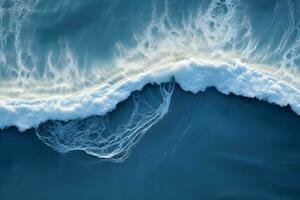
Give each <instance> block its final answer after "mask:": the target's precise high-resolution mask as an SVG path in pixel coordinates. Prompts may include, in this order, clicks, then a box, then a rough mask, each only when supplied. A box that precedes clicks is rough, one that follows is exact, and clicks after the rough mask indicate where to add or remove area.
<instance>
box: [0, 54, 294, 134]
mask: <svg viewBox="0 0 300 200" xmlns="http://www.w3.org/2000/svg"><path fill="white" fill-rule="evenodd" d="M172 77H174V78H175V81H176V82H177V83H178V84H179V85H180V87H181V88H182V89H183V90H185V91H190V92H192V93H197V92H199V91H205V89H206V88H208V87H215V88H216V89H217V90H219V91H220V92H221V93H223V94H229V93H233V94H235V95H240V96H244V97H251V98H257V99H259V100H265V101H267V102H269V103H274V104H277V105H280V106H287V105H290V106H291V108H292V110H293V111H294V112H295V113H297V114H298V115H300V91H299V89H298V88H296V87H294V86H293V85H291V84H289V83H286V82H284V81H283V80H280V79H279V78H277V77H276V76H273V75H272V73H267V72H263V71H261V70H259V69H256V68H253V67H249V66H248V65H246V64H244V63H240V62H233V63H230V64H228V63H224V62H219V63H215V62H214V63H213V62H207V61H203V60H193V59H190V60H185V61H181V62H178V63H176V64H170V65H169V66H164V67H163V68H161V67H156V68H155V69H154V70H152V71H145V72H143V73H142V74H140V73H139V74H136V75H134V76H131V77H129V78H128V79H123V80H121V81H119V82H116V83H115V84H112V85H108V86H107V87H109V91H108V92H105V93H104V92H103V91H101V90H95V91H92V92H89V93H85V94H82V95H79V96H72V97H64V98H63V97H53V98H51V99H39V100H38V99H31V100H28V99H27V100H26V99H1V100H0V116H1V120H0V127H1V128H5V127H9V126H16V127H18V129H19V130H20V131H24V130H26V129H28V128H31V127H37V126H38V125H39V124H40V123H42V122H45V121H47V120H49V119H52V120H70V119H78V118H85V117H88V116H91V115H105V114H106V113H108V112H110V111H112V110H113V109H115V107H116V105H117V104H118V103H119V102H121V101H124V100H125V99H126V98H128V97H129V95H130V94H131V93H132V92H133V91H137V90H141V89H142V88H143V87H144V86H145V85H146V84H149V83H152V84H161V83H164V82H168V81H169V80H170V79H171V78H172Z"/></svg>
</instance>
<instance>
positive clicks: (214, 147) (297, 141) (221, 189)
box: [0, 86, 300, 200]
mask: <svg viewBox="0 0 300 200" xmlns="http://www.w3.org/2000/svg"><path fill="white" fill-rule="evenodd" d="M154 89H155V88H154V87H153V86H148V87H147V88H146V89H144V90H143V92H142V95H146V94H147V92H149V90H154ZM173 95H174V100H173V101H172V103H171V106H170V111H169V112H168V114H167V115H166V116H165V117H164V118H163V119H162V120H161V121H159V122H158V123H157V124H156V125H155V126H154V127H152V128H151V129H150V130H149V131H148V132H147V134H146V135H145V136H144V137H143V138H142V139H141V141H140V142H139V143H138V144H137V145H136V147H135V148H134V149H133V150H132V152H131V155H130V157H129V158H128V159H127V160H126V161H124V162H122V163H111V162H104V161H101V160H99V159H97V158H95V157H92V156H88V155H86V154H84V153H81V152H72V153H67V154H60V153H57V152H55V151H53V150H51V149H50V148H48V147H47V146H46V145H44V144H43V143H41V141H40V140H38V139H37V137H36V135H35V131H34V130H28V131H26V132H25V133H19V132H18V131H17V130H16V129H15V128H9V129H6V130H3V131H1V134H0V152H1V153H0V198H1V199H2V200H6V199H10V200H13V199H21V198H22V199H31V200H34V199H45V200H47V199H74V200H75V199H78V200H79V199H91V200H92V199H131V200H132V199H220V200H225V199H230V200H235V199H237V200H244V199H249V200H250V199H264V200H265V199H272V200H274V199H295V200H297V199H299V197H300V188H299V180H300V161H299V160H300V153H299V152H300V135H299V128H300V123H299V117H298V116H297V115H296V114H294V113H293V112H292V111H291V110H290V109H289V108H288V107H286V108H279V107H278V106H275V105H270V104H267V103H264V102H260V101H257V100H252V99H247V98H241V97H236V96H233V95H229V96H226V95H222V94H220V93H219V92H217V91H216V90H215V89H209V90H208V91H207V92H205V93H199V94H197V95H193V94H191V93H186V92H183V91H182V90H181V89H179V88H178V87H176V89H175V91H174V94H173ZM130 104H131V99H129V100H127V101H125V102H124V103H121V104H120V105H119V106H118V109H117V110H116V111H115V112H113V113H112V117H114V118H117V117H120V116H118V115H122V112H120V111H121V110H126V109H127V107H130Z"/></svg>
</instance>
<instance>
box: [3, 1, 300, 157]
mask: <svg viewBox="0 0 300 200" xmlns="http://www.w3.org/2000/svg"><path fill="white" fill-rule="evenodd" d="M299 10H300V4H299V2H298V1H291V0H289V1H286V0H276V1H260V0H258V1H252V0H251V1H250V0H245V1H239V0H203V1H198V0H190V1H167V0H166V1H156V0H153V1H138V0H129V1H97V0H88V1H76V2H75V1H72V0H53V1H46V0H22V1H21V0H0V26H1V28H0V116H1V120H0V128H5V127H8V126H17V127H18V128H19V130H26V129H28V128H31V127H35V128H37V129H36V130H37V135H38V136H39V138H40V139H41V140H42V141H43V142H45V143H46V144H47V145H49V146H51V147H53V148H54V149H56V150H57V151H59V152H68V151H71V150H84V151H86V152H87V153H89V154H92V155H96V156H98V157H100V158H107V159H109V160H114V161H120V160H123V159H125V158H126V157H127V156H128V152H129V149H130V148H131V147H132V146H133V145H134V144H135V143H136V142H137V141H138V140H139V139H140V137H141V136H142V135H143V134H144V133H145V132H146V131H147V130H148V129H149V128H150V127H151V126H153V125H154V124H155V123H156V122H157V121H159V119H161V118H162V117H163V116H164V114H165V113H166V112H167V110H168V107H169V104H170V98H171V94H172V91H173V89H172V87H173V86H170V85H172V84H173V83H168V84H167V85H168V87H166V85H162V86H161V88H160V91H161V93H160V95H158V97H157V98H158V99H160V101H159V102H160V103H159V104H155V105H151V102H146V101H144V100H141V99H139V97H136V96H135V97H133V99H134V106H133V111H132V112H129V113H131V114H130V117H129V119H130V120H129V121H126V122H121V123H120V124H123V125H122V126H121V125H120V126H118V127H120V128H119V129H118V130H114V131H109V132H110V133H111V134H108V133H107V131H106V130H107V123H108V121H110V120H108V118H109V117H108V113H109V112H110V111H112V110H113V109H115V107H116V105H117V104H118V103H120V102H121V101H124V100H125V99H126V98H128V97H129V96H130V94H131V93H132V92H134V91H136V90H141V89H142V88H143V87H144V86H145V85H146V84H148V83H156V84H162V83H167V82H169V81H170V80H171V79H172V78H174V80H175V81H176V82H177V83H178V84H179V85H180V86H181V87H182V89H184V90H186V91H191V92H194V93H196V92H199V91H204V90H205V89H206V88H207V87H216V88H217V89H218V90H219V91H220V92H222V93H224V94H228V93H234V94H236V95H241V96H245V97H251V98H258V99H261V100H265V101H268V102H270V103H275V104H278V105H280V106H286V105H290V106H291V108H292V110H293V111H295V112H296V113H297V114H300V78H299V65H300V29H299V27H300V24H299V23H300V21H299V20H300V13H299ZM149 105H151V106H150V107H148V106H149ZM150 108H151V109H150ZM95 115H97V116H95ZM91 116H92V117H91ZM84 118H85V119H84ZM137 118H138V119H137ZM49 120H50V121H49ZM51 120H52V121H51ZM41 123H42V124H41ZM116 126H117V125H116ZM104 135H105V136H104ZM104 144H105V145H104Z"/></svg>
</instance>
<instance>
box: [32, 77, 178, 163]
mask: <svg viewBox="0 0 300 200" xmlns="http://www.w3.org/2000/svg"><path fill="white" fill-rule="evenodd" d="M173 90H174V81H171V82H170V83H167V84H163V85H161V86H160V95H161V97H160V98H161V99H160V102H159V103H158V104H157V103H154V101H149V100H146V99H145V98H143V97H142V96H140V95H139V94H137V93H136V94H134V95H133V97H132V99H133V104H134V105H133V109H132V113H131V115H130V117H128V119H129V120H128V121H126V122H123V123H118V124H117V125H116V126H117V127H118V128H116V129H115V130H110V129H109V127H108V123H109V115H108V114H107V115H105V116H92V117H88V118H86V119H76V120H71V121H68V122H62V121H48V122H46V123H43V124H41V125H40V126H39V127H38V128H37V129H36V134H37V136H38V137H39V139H40V140H41V141H43V142H44V143H45V144H47V145H48V146H50V147H52V148H53V149H55V150H56V151H58V152H61V153H66V152H69V151H74V150H83V151H85V152H86V153H87V154H90V155H93V156H96V157H98V158H101V159H105V160H106V161H113V162H122V161H124V160H125V159H126V158H127V157H128V156H129V153H130V150H131V149H132V148H133V146H134V145H135V144H136V143H137V142H138V141H139V140H140V139H141V137H142V136H143V135H144V134H145V133H146V132H147V130H149V129H150V128H151V127H152V126H153V125H155V124H156V123H157V122H158V121H159V120H160V119H161V118H162V117H163V116H164V115H165V114H166V113H167V112H168V110H169V106H170V102H171V96H172V93H173Z"/></svg>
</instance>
